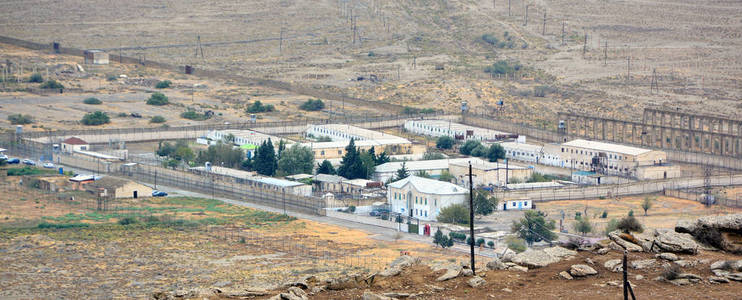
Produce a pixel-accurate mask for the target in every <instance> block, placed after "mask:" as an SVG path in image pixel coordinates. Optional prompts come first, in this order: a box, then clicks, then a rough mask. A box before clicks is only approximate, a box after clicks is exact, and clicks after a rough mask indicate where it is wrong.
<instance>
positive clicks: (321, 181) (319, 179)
mask: <svg viewBox="0 0 742 300" xmlns="http://www.w3.org/2000/svg"><path fill="white" fill-rule="evenodd" d="M343 180H347V179H345V177H342V176H338V175H330V174H317V175H314V179H313V180H312V181H313V182H314V183H313V184H314V186H315V189H316V190H317V191H318V192H322V193H342V192H343V186H342V184H341V183H342V182H343Z"/></svg>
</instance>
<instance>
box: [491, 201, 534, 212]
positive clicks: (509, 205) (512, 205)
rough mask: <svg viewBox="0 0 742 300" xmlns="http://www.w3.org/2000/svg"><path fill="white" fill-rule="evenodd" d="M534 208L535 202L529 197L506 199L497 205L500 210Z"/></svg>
mask: <svg viewBox="0 0 742 300" xmlns="http://www.w3.org/2000/svg"><path fill="white" fill-rule="evenodd" d="M532 208H533V202H532V201H531V200H528V199H518V200H505V201H503V202H502V203H500V204H499V205H497V209H498V210H525V209H532Z"/></svg>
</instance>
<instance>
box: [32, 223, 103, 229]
mask: <svg viewBox="0 0 742 300" xmlns="http://www.w3.org/2000/svg"><path fill="white" fill-rule="evenodd" d="M36 227H38V228H39V229H45V228H50V229H65V228H83V227H90V224H87V223H61V224H59V223H47V222H41V223H39V225H37V226H36Z"/></svg>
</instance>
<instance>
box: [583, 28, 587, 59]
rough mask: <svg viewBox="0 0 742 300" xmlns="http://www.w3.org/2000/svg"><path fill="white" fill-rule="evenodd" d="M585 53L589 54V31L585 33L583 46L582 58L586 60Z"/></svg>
mask: <svg viewBox="0 0 742 300" xmlns="http://www.w3.org/2000/svg"><path fill="white" fill-rule="evenodd" d="M585 52H587V31H585V40H584V43H583V44H582V58H585Z"/></svg>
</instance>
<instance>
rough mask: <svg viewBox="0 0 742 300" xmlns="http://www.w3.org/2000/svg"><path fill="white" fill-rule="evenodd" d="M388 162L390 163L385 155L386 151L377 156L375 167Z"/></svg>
mask: <svg viewBox="0 0 742 300" xmlns="http://www.w3.org/2000/svg"><path fill="white" fill-rule="evenodd" d="M389 161H391V159H390V158H389V155H387V154H386V151H382V152H381V153H379V155H378V156H377V157H376V165H377V166H378V165H381V164H385V163H388V162H389Z"/></svg>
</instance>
